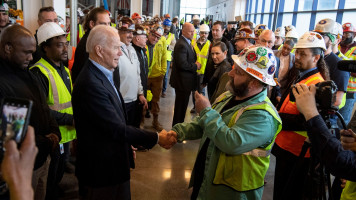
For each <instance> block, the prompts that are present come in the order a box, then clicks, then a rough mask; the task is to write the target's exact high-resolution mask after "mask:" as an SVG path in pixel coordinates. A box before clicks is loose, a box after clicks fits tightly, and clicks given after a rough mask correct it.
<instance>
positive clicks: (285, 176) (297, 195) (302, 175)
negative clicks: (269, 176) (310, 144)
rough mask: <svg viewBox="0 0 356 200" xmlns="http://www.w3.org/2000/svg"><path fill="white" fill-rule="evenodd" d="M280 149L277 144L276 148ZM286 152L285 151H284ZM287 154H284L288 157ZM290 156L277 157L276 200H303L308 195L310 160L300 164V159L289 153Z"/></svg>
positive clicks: (304, 160) (306, 159)
mask: <svg viewBox="0 0 356 200" xmlns="http://www.w3.org/2000/svg"><path fill="white" fill-rule="evenodd" d="M276 147H277V148H280V147H278V146H277V145H276V144H275V147H274V148H276ZM282 151H284V150H282ZM286 154H287V153H284V155H286ZM288 154H289V155H288V156H287V157H286V156H280V155H277V156H276V168H275V175H274V190H273V199H274V200H284V199H295V200H297V199H298V200H299V199H303V195H305V194H307V191H305V189H306V187H307V186H306V184H305V182H306V179H307V174H308V169H309V163H310V159H309V158H304V159H303V162H301V163H300V162H299V158H298V157H297V156H295V155H293V154H292V153H289V152H288Z"/></svg>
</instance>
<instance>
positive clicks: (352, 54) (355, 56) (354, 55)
mask: <svg viewBox="0 0 356 200" xmlns="http://www.w3.org/2000/svg"><path fill="white" fill-rule="evenodd" d="M344 55H345V56H346V57H348V58H349V59H350V60H356V47H352V48H351V49H349V50H348V51H347V52H346V53H345V54H344Z"/></svg>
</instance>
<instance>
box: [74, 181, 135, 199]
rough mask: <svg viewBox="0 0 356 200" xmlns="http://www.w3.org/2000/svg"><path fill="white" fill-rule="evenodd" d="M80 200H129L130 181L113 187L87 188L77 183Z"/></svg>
mask: <svg viewBox="0 0 356 200" xmlns="http://www.w3.org/2000/svg"><path fill="white" fill-rule="evenodd" d="M79 199H80V200H104V199H105V200H130V199H131V193H130V180H128V181H126V182H124V183H122V184H119V185H114V186H107V187H100V188H97V187H88V186H83V185H81V184H80V182H79Z"/></svg>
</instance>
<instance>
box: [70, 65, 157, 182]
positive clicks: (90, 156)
mask: <svg viewBox="0 0 356 200" xmlns="http://www.w3.org/2000/svg"><path fill="white" fill-rule="evenodd" d="M117 91H118V92H119V94H120V91H119V90H118V89H117ZM123 102H124V100H123V99H122V97H121V94H120V99H119V98H118V96H117V94H116V92H115V90H114V88H113V87H112V85H111V83H110V82H109V80H108V79H107V77H106V76H105V75H104V74H103V73H102V72H101V71H100V70H99V69H98V68H97V67H96V66H94V65H93V64H92V62H91V61H89V60H88V61H87V63H86V64H85V66H84V68H83V70H82V72H81V73H80V75H79V76H78V78H77V81H76V84H75V85H74V90H73V96H72V104H73V111H74V120H75V127H76V130H77V138H78V147H77V148H78V152H77V153H78V154H77V162H76V176H77V177H78V180H79V182H80V184H82V185H84V186H89V187H106V186H113V185H117V184H121V183H123V182H125V181H128V180H129V179H130V164H132V163H130V160H131V161H132V150H131V146H130V145H141V146H143V147H145V148H148V149H150V148H152V147H153V146H154V145H155V144H156V143H157V140H158V138H157V137H158V136H157V133H154V132H148V131H145V130H140V129H137V128H134V127H132V126H127V125H126V114H125V108H124V104H123Z"/></svg>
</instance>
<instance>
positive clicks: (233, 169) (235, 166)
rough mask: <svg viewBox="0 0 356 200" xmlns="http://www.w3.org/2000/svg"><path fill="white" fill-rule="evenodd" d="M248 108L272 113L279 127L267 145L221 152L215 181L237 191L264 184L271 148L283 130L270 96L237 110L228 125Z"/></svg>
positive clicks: (223, 95) (221, 96)
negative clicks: (236, 153) (238, 152)
mask: <svg viewBox="0 0 356 200" xmlns="http://www.w3.org/2000/svg"><path fill="white" fill-rule="evenodd" d="M227 94H228V92H225V93H223V94H222V95H220V96H219V97H218V98H217V99H216V101H215V102H216V103H218V102H220V101H222V100H223V99H225V98H226V97H227ZM216 103H214V104H215V105H216ZM214 104H213V107H214ZM247 110H265V111H266V112H268V113H270V114H271V115H272V116H273V117H274V118H275V119H276V120H277V121H278V129H277V132H276V133H275V135H274V137H273V140H272V142H271V143H270V144H269V145H268V146H267V147H261V148H256V149H253V150H251V151H249V152H245V153H243V154H240V155H228V154H226V153H223V152H221V153H220V157H219V161H218V164H217V167H216V172H215V177H214V181H213V183H214V184H224V185H227V186H229V187H231V188H233V189H235V190H237V191H248V190H254V189H257V188H259V187H262V186H263V185H264V177H265V175H266V173H267V170H268V167H269V161H270V160H269V158H270V155H269V154H270V150H271V148H272V145H273V143H274V140H275V139H276V137H277V134H278V133H279V132H280V131H281V130H282V120H281V118H280V117H279V115H278V111H277V110H276V109H275V107H274V106H273V104H272V103H271V101H270V100H269V98H268V97H266V99H265V100H264V101H263V102H260V103H257V104H252V105H248V106H246V107H243V108H241V109H239V110H238V111H236V113H235V114H234V115H233V117H232V118H231V120H230V122H229V124H228V126H229V127H232V126H233V125H234V124H235V123H236V121H237V120H238V119H239V117H240V116H241V115H242V114H243V112H245V111H247Z"/></svg>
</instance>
